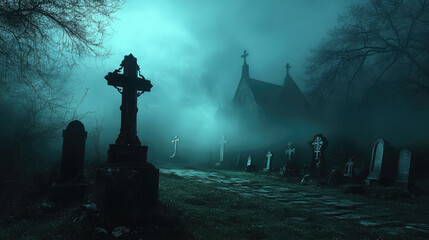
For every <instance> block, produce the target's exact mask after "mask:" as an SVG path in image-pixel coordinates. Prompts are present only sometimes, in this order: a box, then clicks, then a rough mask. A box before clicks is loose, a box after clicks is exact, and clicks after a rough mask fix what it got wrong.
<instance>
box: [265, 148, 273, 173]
mask: <svg viewBox="0 0 429 240" xmlns="http://www.w3.org/2000/svg"><path fill="white" fill-rule="evenodd" d="M272 156H273V154H272V153H271V151H268V153H267V155H266V157H267V165H266V166H265V168H264V172H268V171H270V170H271V157H272Z"/></svg>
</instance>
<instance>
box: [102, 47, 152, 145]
mask: <svg viewBox="0 0 429 240" xmlns="http://www.w3.org/2000/svg"><path fill="white" fill-rule="evenodd" d="M120 66H121V67H120V68H119V69H117V70H115V71H114V72H109V73H108V74H107V76H105V77H104V78H105V79H106V80H107V84H108V85H110V86H114V87H115V88H116V89H117V90H118V91H119V93H121V94H122V105H121V108H120V109H121V131H120V133H119V137H118V139H117V140H116V144H120V145H127V146H130V145H131V146H140V145H141V143H140V140H139V138H138V137H137V111H138V109H137V97H139V96H140V95H141V94H143V93H144V92H150V89H151V88H152V84H151V82H150V81H149V80H146V79H145V78H144V77H143V76H142V75H141V74H140V67H139V65H137V59H136V58H135V57H134V56H133V55H132V54H130V55H128V56H125V57H124V60H123V61H122V63H121V65H120ZM121 70H123V74H119V72H120V71H121ZM137 74H138V75H139V76H137Z"/></svg>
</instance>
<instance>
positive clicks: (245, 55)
mask: <svg viewBox="0 0 429 240" xmlns="http://www.w3.org/2000/svg"><path fill="white" fill-rule="evenodd" d="M247 56H249V53H248V52H247V50H244V53H243V55H241V57H242V58H243V59H244V63H246V58H247Z"/></svg>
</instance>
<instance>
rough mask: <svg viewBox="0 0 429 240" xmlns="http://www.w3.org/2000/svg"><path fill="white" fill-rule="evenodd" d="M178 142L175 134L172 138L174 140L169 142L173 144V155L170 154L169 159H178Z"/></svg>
mask: <svg viewBox="0 0 429 240" xmlns="http://www.w3.org/2000/svg"><path fill="white" fill-rule="evenodd" d="M179 140H180V139H179V137H178V136H177V134H176V136H174V139H172V140H171V143H172V144H174V151H173V154H171V156H170V158H178V154H177V142H179Z"/></svg>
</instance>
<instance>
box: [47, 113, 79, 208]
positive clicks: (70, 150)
mask: <svg viewBox="0 0 429 240" xmlns="http://www.w3.org/2000/svg"><path fill="white" fill-rule="evenodd" d="M86 138H87V132H86V131H85V127H84V126H83V124H82V122H80V121H78V120H74V121H72V122H70V123H69V124H68V125H67V128H66V129H65V130H63V152H62V160H61V175H60V179H59V180H58V181H57V182H56V183H54V184H53V187H52V188H53V192H52V194H51V197H52V198H53V199H55V200H57V199H58V200H61V199H74V198H76V197H81V196H83V195H84V193H85V191H84V190H85V188H86V184H85V183H84V161H85V143H86Z"/></svg>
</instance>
